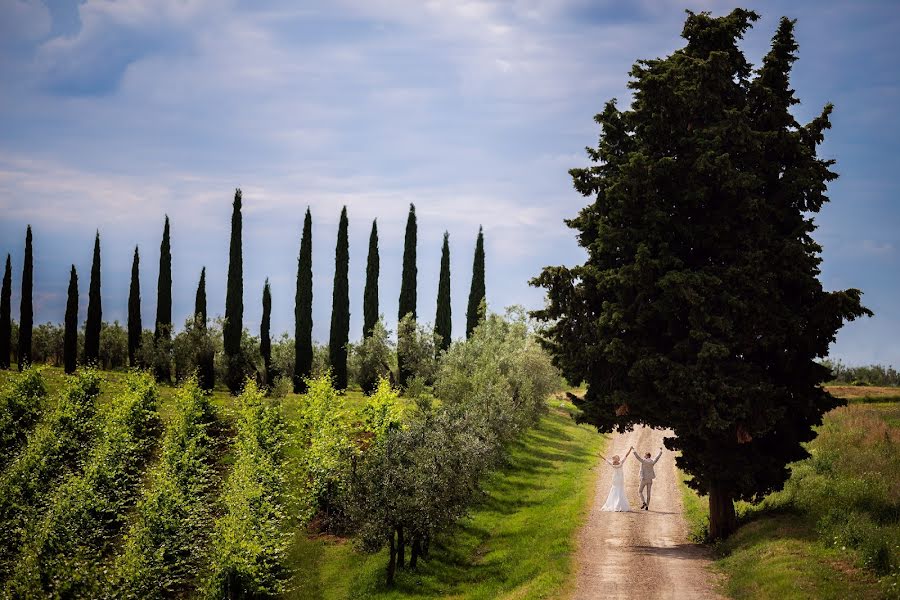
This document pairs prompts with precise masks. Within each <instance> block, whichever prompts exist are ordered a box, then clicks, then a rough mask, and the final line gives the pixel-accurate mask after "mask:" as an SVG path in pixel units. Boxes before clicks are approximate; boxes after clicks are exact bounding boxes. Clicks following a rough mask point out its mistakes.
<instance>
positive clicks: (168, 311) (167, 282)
mask: <svg viewBox="0 0 900 600" xmlns="http://www.w3.org/2000/svg"><path fill="white" fill-rule="evenodd" d="M171 336H172V246H171V240H170V238H169V215H166V222H165V224H164V225H163V236H162V242H160V244H159V278H158V279H157V281H156V329H155V331H154V335H153V337H154V338H156V339H159V338H160V337H166V338H171ZM167 378H168V377H167Z"/></svg>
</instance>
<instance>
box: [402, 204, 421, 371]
mask: <svg viewBox="0 0 900 600" xmlns="http://www.w3.org/2000/svg"><path fill="white" fill-rule="evenodd" d="M417 235H418V225H417V223H416V207H415V205H413V204H410V205H409V216H407V218H406V234H405V237H404V238H403V272H402V275H401V279H400V308H399V310H398V312H397V322H398V323H399V322H400V321H402V320H403V317H405V316H406V315H411V318H412V320H413V321H415V320H416V278H417V274H418V269H417V267H416V238H417ZM398 350H399V349H398ZM411 375H412V373H410V371H409V370H408V369H407V367H406V364H405V363H404V362H403V357H401V356H400V353H399V352H398V353H397V378H398V380H399V382H400V385H401V386H405V385H406V380H407V379H408V378H409V377H410V376H411Z"/></svg>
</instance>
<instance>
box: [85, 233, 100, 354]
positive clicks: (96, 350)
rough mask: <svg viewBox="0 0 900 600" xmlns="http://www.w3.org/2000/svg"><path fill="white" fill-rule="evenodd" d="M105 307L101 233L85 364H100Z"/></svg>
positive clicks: (96, 246) (93, 275)
mask: <svg viewBox="0 0 900 600" xmlns="http://www.w3.org/2000/svg"><path fill="white" fill-rule="evenodd" d="M102 322H103V307H102V302H101V300H100V232H99V231H98V232H97V235H96V237H95V238H94V259H93V262H92V263H91V283H90V287H89V288H88V308H87V320H86V321H85V322H84V362H85V363H86V364H89V365H95V364H98V363H99V362H100V324H101V323H102Z"/></svg>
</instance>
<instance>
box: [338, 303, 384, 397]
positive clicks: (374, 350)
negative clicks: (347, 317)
mask: <svg viewBox="0 0 900 600" xmlns="http://www.w3.org/2000/svg"><path fill="white" fill-rule="evenodd" d="M349 354H350V361H349V362H350V379H351V380H352V381H355V382H356V383H357V384H358V385H359V387H360V388H362V391H363V393H365V394H366V395H370V394H372V393H374V392H375V390H376V388H377V387H378V382H379V381H380V380H381V379H387V380H388V381H394V375H393V372H392V371H391V361H392V359H393V356H394V348H393V347H392V346H391V342H390V332H389V331H388V330H387V329H385V327H384V324H383V323H382V322H381V320H380V319H379V320H378V321H377V322H376V323H375V326H374V327H373V328H372V332H371V334H370V335H368V336H366V337H365V338H363V340H362V341H361V342H360V343H359V344H356V345H353V346H352V347H351V348H350V353H349Z"/></svg>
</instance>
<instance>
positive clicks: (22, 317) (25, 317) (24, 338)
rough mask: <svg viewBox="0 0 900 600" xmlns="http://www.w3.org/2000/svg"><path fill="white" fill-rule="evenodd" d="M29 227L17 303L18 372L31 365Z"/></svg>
mask: <svg viewBox="0 0 900 600" xmlns="http://www.w3.org/2000/svg"><path fill="white" fill-rule="evenodd" d="M31 242H32V240H31V225H29V226H28V228H27V229H26V230H25V263H24V265H23V267H22V299H21V302H20V303H19V370H20V371H21V370H23V369H24V368H25V367H26V366H27V365H29V364H31V335H32V327H33V326H34V308H33V304H32V294H33V293H34V255H33V254H32V252H33V250H32V247H31Z"/></svg>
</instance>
